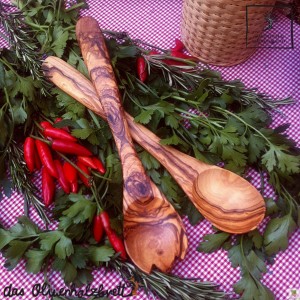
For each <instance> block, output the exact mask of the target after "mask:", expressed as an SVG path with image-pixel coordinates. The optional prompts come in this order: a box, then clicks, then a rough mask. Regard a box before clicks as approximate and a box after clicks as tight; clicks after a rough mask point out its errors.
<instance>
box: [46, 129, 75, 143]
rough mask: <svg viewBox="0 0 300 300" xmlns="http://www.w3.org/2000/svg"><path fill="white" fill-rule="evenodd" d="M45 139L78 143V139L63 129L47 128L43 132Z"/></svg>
mask: <svg viewBox="0 0 300 300" xmlns="http://www.w3.org/2000/svg"><path fill="white" fill-rule="evenodd" d="M43 134H44V135H45V137H50V138H53V139H58V140H64V141H68V142H76V141H77V139H76V138H75V137H74V136H72V135H71V134H70V133H68V132H66V131H65V130H63V129H61V128H55V127H47V128H45V129H44V130H43Z"/></svg>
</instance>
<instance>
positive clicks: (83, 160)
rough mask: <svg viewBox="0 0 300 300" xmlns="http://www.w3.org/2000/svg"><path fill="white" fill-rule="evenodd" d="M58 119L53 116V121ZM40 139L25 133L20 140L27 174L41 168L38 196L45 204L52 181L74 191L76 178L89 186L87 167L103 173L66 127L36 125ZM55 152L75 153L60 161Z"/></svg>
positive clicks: (51, 191) (97, 161) (52, 192)
mask: <svg viewBox="0 0 300 300" xmlns="http://www.w3.org/2000/svg"><path fill="white" fill-rule="evenodd" d="M59 121H61V119H59V118H58V119H56V122H59ZM39 127H40V130H41V134H42V136H43V137H44V138H39V137H34V136H28V137H27V138H26V139H25V142H24V160H25V163H26V165H27V168H28V170H29V172H30V173H32V172H34V171H38V170H40V169H42V198H43V201H44V204H45V207H48V206H49V205H50V204H51V203H52V202H53V199H54V195H55V187H56V182H55V180H57V181H58V183H59V185H60V187H61V188H62V190H63V191H64V192H65V193H66V194H69V193H77V192H78V178H79V179H80V180H81V182H82V183H83V184H84V185H85V186H87V187H91V179H92V178H91V170H92V169H93V170H95V171H97V172H99V173H100V174H104V173H105V168H104V165H103V164H102V162H101V160H100V159H99V158H98V157H96V156H93V154H92V152H91V151H90V150H89V149H87V148H86V147H84V146H82V145H80V144H79V143H78V141H77V139H76V138H75V137H74V136H72V135H71V133H70V132H69V129H68V128H56V127H54V126H53V125H52V124H51V123H50V122H48V121H42V122H41V123H40V124H39ZM58 154H67V155H73V156H75V161H76V162H75V163H73V162H72V161H71V160H68V161H66V160H65V161H62V160H61V157H60V156H59V155H58Z"/></svg>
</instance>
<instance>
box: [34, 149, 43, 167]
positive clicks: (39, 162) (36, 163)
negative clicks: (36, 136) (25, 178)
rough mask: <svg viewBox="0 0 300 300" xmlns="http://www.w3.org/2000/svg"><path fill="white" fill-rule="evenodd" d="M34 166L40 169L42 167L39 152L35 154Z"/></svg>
mask: <svg viewBox="0 0 300 300" xmlns="http://www.w3.org/2000/svg"><path fill="white" fill-rule="evenodd" d="M34 147H35V145H34ZM34 166H35V169H36V170H40V169H41V167H42V162H41V160H40V157H39V156H38V154H37V153H35V156H34Z"/></svg>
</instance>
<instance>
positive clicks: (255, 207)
mask: <svg viewBox="0 0 300 300" xmlns="http://www.w3.org/2000/svg"><path fill="white" fill-rule="evenodd" d="M44 68H45V71H46V75H47V76H48V77H49V78H50V80H51V81H52V82H53V83H54V84H55V85H57V86H58V87H59V88H61V89H62V90H64V91H65V92H66V93H67V94H69V95H71V96H72V97H74V99H76V100H77V101H79V102H81V103H82V104H84V105H85V106H87V107H88V108H90V109H91V110H93V111H95V113H97V114H98V115H100V116H101V117H103V118H105V116H104V113H103V108H102V106H101V105H100V104H99V100H98V96H97V95H96V92H95V90H94V87H93V85H92V84H91V82H90V81H89V80H88V79H87V78H86V77H84V76H83V75H82V74H81V73H79V72H78V71H77V70H75V69H74V68H73V67H71V66H70V65H69V64H67V63H66V62H64V61H62V60H61V59H59V58H56V57H48V58H47V59H46V61H45V63H44ZM126 119H127V123H128V125H129V129H130V133H131V136H132V137H133V139H134V140H135V141H136V142H138V143H139V144H140V145H141V146H142V147H143V148H144V149H145V150H147V151H148V152H149V153H150V154H151V155H153V156H154V157H155V158H156V159H157V160H158V161H160V163H161V164H162V165H163V166H164V167H165V168H166V169H167V170H168V171H169V173H170V174H171V175H172V177H173V178H174V179H175V180H176V181H177V183H178V184H179V185H180V186H181V188H182V189H183V190H184V192H185V193H186V194H187V196H188V197H189V198H190V200H191V201H192V202H193V203H194V205H195V206H196V207H197V209H198V210H199V211H200V212H201V213H202V214H203V216H204V217H205V218H206V219H207V220H209V221H210V222H211V223H212V224H213V225H214V226H216V227H217V228H219V229H221V230H223V231H226V232H230V233H245V232H248V231H250V230H253V229H255V228H256V227H257V226H258V224H259V223H260V222H261V221H262V219H263V217H264V214H265V203H264V200H263V198H262V197H261V195H260V194H259V193H258V191H257V190H256V189H255V188H254V187H253V186H252V185H250V184H249V183H248V182H247V181H246V183H244V180H242V182H243V184H242V186H246V187H247V190H248V193H244V191H242V192H241V191H240V188H236V183H235V184H234V185H233V183H234V180H230V182H227V183H226V184H224V185H225V187H224V185H223V187H222V188H221V189H220V188H218V189H219V190H220V191H223V190H224V188H225V191H224V193H223V194H221V195H220V194H219V195H217V196H218V199H215V197H216V195H214V197H213V199H211V198H209V197H208V195H207V188H206V193H201V187H205V185H206V183H203V180H204V178H205V177H206V173H205V172H204V171H206V170H210V169H212V168H214V169H216V170H215V171H214V173H213V175H214V176H218V177H221V178H223V177H224V179H226V178H227V177H228V178H232V177H236V176H237V175H235V174H233V173H232V172H229V171H225V172H223V170H222V169H220V168H218V167H216V166H209V165H206V164H204V163H202V162H201V161H199V160H197V159H196V158H194V157H191V156H189V155H186V154H184V153H182V152H180V151H178V150H176V149H174V148H172V147H170V146H163V145H161V144H160V143H159V138H158V137H157V136H156V135H155V134H153V133H152V132H151V131H149V130H148V129H147V128H146V127H144V126H142V125H141V124H138V123H135V122H134V120H133V118H132V117H131V116H130V115H129V114H126ZM202 172H203V175H204V176H203V177H202V175H201V176H199V175H200V174H201V173H202ZM210 174H211V173H210ZM237 178H238V179H237V180H240V179H239V178H241V177H239V176H237ZM215 181H216V178H213V179H212V182H211V183H212V184H213V185H215ZM222 182H225V181H224V180H223V181H222ZM198 184H201V185H200V186H198ZM210 186H211V185H210ZM211 189H212V191H214V186H211ZM226 191H229V195H228V193H227V192H226ZM251 191H252V192H251ZM250 192H251V193H250ZM252 193H253V194H252ZM249 195H250V197H249ZM252 195H254V196H252ZM204 196H205V198H204ZM238 198H240V201H237V200H235V202H234V203H233V201H232V200H230V199H238ZM214 199H215V201H216V202H217V203H213V204H212V202H211V201H212V200H214ZM226 203H231V205H232V207H229V206H228V205H227V204H226Z"/></svg>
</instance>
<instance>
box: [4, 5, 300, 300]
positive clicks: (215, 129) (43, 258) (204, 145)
mask: <svg viewBox="0 0 300 300" xmlns="http://www.w3.org/2000/svg"><path fill="white" fill-rule="evenodd" d="M16 5H18V7H19V9H20V10H21V11H22V15H16V17H18V21H17V22H20V23H17V24H18V26H19V25H21V24H22V28H23V29H22V31H20V32H18V31H17V30H16V27H15V24H14V23H12V21H11V19H9V18H8V19H7V18H1V17H0V20H1V22H2V23H3V24H4V27H5V28H8V29H7V30H6V31H7V32H8V37H9V38H10V40H11V44H12V48H11V49H10V50H3V51H2V53H1V57H0V86H1V90H0V93H1V95H0V96H1V97H0V99H1V100H0V104H1V111H0V112H1V115H0V122H1V123H0V124H2V125H3V126H4V127H3V128H6V129H7V130H6V131H5V132H3V131H1V134H0V147H1V162H2V172H1V175H2V178H6V179H5V180H2V181H1V183H2V185H3V186H4V187H6V189H5V190H7V187H8V182H9V180H10V179H12V180H13V181H14V186H15V187H16V188H17V189H18V190H19V191H20V192H22V193H25V191H27V192H28V191H29V190H30V189H29V188H28V187H26V186H25V185H23V184H20V183H22V182H23V181H21V177H20V176H21V174H23V175H22V176H25V177H26V178H29V177H28V173H27V172H26V169H25V167H24V164H23V168H22V163H21V164H19V168H18V170H19V172H18V173H15V174H12V175H11V177H7V174H6V172H5V164H4V162H5V158H6V157H7V155H8V153H10V155H14V153H20V152H16V151H12V150H14V149H15V148H14V147H15V145H16V142H21V143H22V140H23V138H24V137H25V136H26V135H28V134H29V133H30V132H32V131H33V130H34V122H33V120H35V121H39V120H41V119H49V120H53V119H55V118H56V117H58V116H59V117H62V118H63V119H64V121H63V122H60V124H61V126H69V128H70V129H71V131H72V135H74V136H76V137H77V138H79V139H80V140H81V141H82V142H84V143H85V145H86V146H87V147H89V148H90V149H91V150H92V151H93V152H94V153H95V154H98V155H100V156H101V157H102V158H103V161H105V164H106V169H107V170H108V171H107V173H106V175H105V178H95V183H96V184H95V186H97V188H95V187H94V188H93V190H92V191H93V192H92V191H91V190H87V189H86V188H83V189H82V190H81V191H80V193H79V195H77V196H74V195H70V196H65V195H57V197H56V202H55V209H54V212H53V213H54V216H53V218H54V219H55V220H56V221H57V222H58V229H57V230H55V231H47V230H46V231H42V230H40V229H38V228H37V227H36V226H35V225H34V224H32V221H30V220H28V219H27V218H25V217H24V218H21V219H20V221H19V225H16V226H17V227H13V228H11V229H10V230H4V229H2V230H1V238H2V239H1V241H2V243H1V248H3V250H2V251H3V252H4V256H5V257H6V260H7V263H6V266H7V267H8V268H10V269H13V268H14V267H15V266H16V265H17V263H18V262H19V260H20V259H21V258H25V259H26V265H27V270H28V272H39V271H40V270H42V269H44V268H45V267H46V266H47V263H48V261H49V262H50V260H51V259H50V258H53V259H54V264H53V268H56V269H57V270H59V271H60V272H61V274H62V277H63V278H64V280H65V282H66V283H70V282H76V283H77V284H78V285H80V284H85V283H87V282H89V281H90V280H92V278H91V277H90V272H91V270H92V267H95V266H99V265H103V264H104V262H105V263H107V264H108V265H110V266H111V267H113V268H114V270H117V271H118V272H120V273H121V274H122V275H123V276H125V275H126V274H127V275H128V276H129V277H130V276H133V275H135V276H136V278H139V282H140V284H141V286H144V288H145V289H146V290H148V289H149V290H152V291H154V293H155V294H157V295H159V296H160V297H161V298H162V299H196V298H195V295H196V294H197V293H198V296H199V298H197V299H209V298H205V297H208V296H205V295H206V294H205V293H204V292H203V290H201V289H199V290H196V291H195V290H193V289H191V288H189V285H183V287H184V288H183V289H180V282H183V280H182V279H181V281H178V280H177V279H176V280H175V279H174V280H173V281H171V282H170V281H169V280H171V279H169V277H165V280H160V278H161V277H159V276H163V275H158V274H154V275H153V276H154V277H153V278H152V277H147V276H146V275H145V274H144V275H141V274H140V273H139V272H138V270H135V269H132V268H134V267H132V266H129V265H127V266H126V264H124V265H120V264H121V263H119V261H118V260H116V257H115V254H114V252H113V251H112V249H111V248H110V246H109V244H108V242H107V241H104V243H103V244H102V245H95V244H93V240H92V238H91V236H90V233H89V232H90V230H89V228H90V225H91V218H92V216H93V215H94V213H95V209H96V204H95V197H98V201H100V202H101V206H102V207H103V208H105V209H106V210H108V211H109V213H110V216H111V218H112V220H113V222H112V225H113V227H114V229H115V230H116V231H118V232H119V233H120V234H121V233H122V226H121V225H122V171H121V165H120V160H119V157H118V155H117V154H116V149H115V145H114V142H113V139H112V136H111V132H110V130H109V128H108V126H107V124H106V123H105V122H104V121H103V120H101V119H100V118H99V117H98V116H96V115H95V114H94V113H93V112H92V111H90V110H88V109H86V108H85V107H84V106H82V105H81V104H80V103H77V102H76V101H75V100H74V99H72V98H71V97H70V96H68V95H66V94H65V93H64V92H62V91H60V90H59V89H57V88H55V87H51V88H50V87H47V88H46V86H47V83H46V78H44V77H43V75H42V70H41V69H40V62H41V58H42V57H43V55H56V56H58V57H61V58H62V59H64V60H65V61H67V62H68V63H69V64H71V65H72V66H74V67H75V68H77V69H78V70H79V71H80V72H82V73H83V74H85V75H86V76H88V75H87V72H86V68H85V65H84V63H83V60H82V58H81V55H80V50H79V47H78V44H77V42H76V37H75V31H74V28H75V24H76V21H77V19H78V16H79V8H81V7H84V6H85V3H84V2H76V3H75V4H73V5H72V6H70V7H69V8H65V7H64V3H63V1H59V0H56V1H50V0H45V1H17V2H16ZM1 16H2V15H1ZM22 16H24V18H23V17H22ZM7 22H8V23H7ZM104 33H105V35H106V37H107V46H108V49H109V53H110V57H111V62H112V65H113V67H114V71H115V74H116V77H117V80H118V86H119V89H120V91H121V94H122V95H123V103H124V107H125V109H126V111H127V112H129V113H130V114H131V115H132V116H133V117H134V118H135V121H136V122H139V123H142V124H144V125H145V126H147V127H148V128H149V129H150V130H151V131H153V132H154V133H155V134H156V135H158V136H159V137H160V138H161V143H162V144H164V145H170V146H172V147H175V148H177V149H179V150H180V151H183V152H185V153H188V154H189V155H191V156H193V157H196V158H198V159H200V160H203V161H205V162H207V163H211V164H218V163H222V164H223V165H224V167H225V168H227V169H229V170H232V171H234V172H236V173H238V174H240V175H243V176H246V174H247V172H248V170H249V169H253V170H255V171H256V172H258V173H259V174H261V177H262V183H263V182H264V180H263V178H265V177H267V180H268V182H269V184H270V185H271V186H272V187H273V189H274V191H275V196H274V197H272V198H271V197H267V196H266V198H265V200H266V206H267V216H268V217H269V218H270V221H269V222H268V223H267V225H266V229H265V230H264V231H263V232H260V231H258V230H254V231H252V232H249V233H248V234H243V235H238V236H232V235H230V234H228V233H225V232H220V231H217V230H215V231H216V232H215V233H214V234H210V235H206V236H205V237H204V238H203V241H202V242H201V243H200V244H199V247H198V250H199V251H204V252H212V251H215V250H217V249H219V248H224V249H226V250H227V251H228V255H229V258H230V261H231V263H232V266H233V267H240V270H241V280H240V281H239V282H238V283H237V284H235V286H234V287H235V291H236V293H238V294H241V295H242V296H241V299H263V300H265V299H274V295H272V292H271V291H270V290H268V289H267V287H265V286H264V285H263V284H262V283H261V278H262V275H263V273H265V272H266V271H267V265H268V264H270V263H272V259H273V258H274V256H275V255H276V254H277V253H278V252H279V251H281V250H285V249H286V248H287V246H288V238H289V236H290V235H291V234H292V233H293V231H294V230H295V229H296V227H298V226H299V224H300V220H299V219H300V218H299V215H300V214H299V212H300V211H299V203H300V199H299V197H300V188H299V185H297V184H296V183H297V181H299V177H300V175H299V174H300V169H299V168H300V161H299V149H298V148H297V147H296V144H295V142H294V141H292V140H291V139H289V138H288V137H287V136H286V134H285V131H286V129H287V127H288V125H282V126H279V127H278V128H273V129H271V128H270V125H271V124H272V116H273V115H272V114H273V113H277V112H278V109H279V108H278V107H279V105H284V104H290V103H291V100H290V99H283V100H278V101H276V100H274V99H270V98H268V97H267V96H265V95H263V94H260V93H259V92H258V91H257V90H255V89H247V88H245V87H244V85H243V84H242V82H240V81H238V80H234V81H224V80H223V79H222V77H221V74H219V73H218V72H215V71H212V70H209V69H208V68H207V67H206V66H202V65H200V64H197V63H194V62H190V61H186V60H182V59H177V60H178V61H180V62H182V63H185V65H181V66H179V67H177V66H171V65H168V64H166V63H165V61H164V60H165V59H170V56H169V52H168V49H159V48H157V47H154V46H151V45H148V44H145V43H143V42H142V41H139V40H132V39H131V38H130V37H129V36H128V35H127V34H126V33H118V32H111V31H107V30H104ZM12 37H16V38H12ZM146 48H147V49H149V48H150V49H151V48H156V49H157V50H159V51H160V52H159V54H155V55H150V54H149V51H148V50H145V49H146ZM17 49H19V50H17ZM21 50H22V51H21ZM26 51H27V52H26ZM139 56H143V57H144V59H145V60H146V63H147V71H148V72H149V76H148V79H147V81H146V82H145V83H143V82H141V81H140V80H139V79H138V76H137V74H136V67H135V66H136V60H137V58H138V57H139ZM31 58H33V60H32V59H31ZM32 64H33V65H32ZM2 125H1V128H2ZM136 149H137V151H138V154H139V156H140V158H141V160H142V162H143V164H144V166H145V168H146V170H147V173H148V174H149V176H150V177H151V178H152V180H153V181H154V182H155V183H156V184H157V185H158V186H159V188H160V189H162V191H163V193H164V194H165V195H167V197H168V200H169V201H170V202H171V203H172V204H173V205H174V207H175V208H176V209H177V210H178V212H179V213H180V214H181V215H187V216H188V218H189V220H190V222H191V224H197V223H198V222H200V221H201V220H202V216H201V214H200V213H199V212H198V211H197V210H196V209H195V207H194V206H193V205H192V204H191V202H190V201H189V200H188V198H187V197H186V196H185V195H184V193H183V191H182V190H181V189H180V188H179V187H178V185H177V184H176V183H175V181H174V180H173V179H172V178H171V177H170V176H168V173H167V171H166V170H165V169H164V168H163V167H162V166H161V165H160V163H159V162H158V161H157V160H156V159H154V158H153V157H152V156H151V155H150V154H148V153H147V152H146V151H145V150H143V149H142V148H140V147H139V146H137V147H136ZM7 150H10V151H7ZM11 157H12V156H11ZM15 158H16V159H15V160H12V159H10V160H9V162H8V164H10V162H11V161H14V162H16V161H19V160H20V158H17V156H16V155H15ZM8 167H9V169H10V170H11V173H13V172H14V168H11V166H8ZM22 171H23V172H22ZM17 183H18V184H17ZM19 187H20V188H19ZM260 189H261V192H262V193H264V186H263V184H262V186H261V188H260ZM29 195H30V194H29ZM28 198H30V197H28ZM35 203H36V204H37V205H38V201H36V202H35ZM31 204H34V203H31ZM38 209H43V207H42V206H38ZM40 216H41V217H42V218H43V219H44V220H45V221H46V218H44V217H43V214H40ZM199 240H200V237H199ZM87 244H88V245H90V247H89V248H88V249H89V250H87V249H86V247H84V246H83V245H87ZM62 248H63V249H62ZM17 250H18V251H17ZM33 257H35V258H36V257H38V258H39V259H37V260H33ZM123 268H125V271H122V270H123ZM130 270H131V271H130ZM132 272H133V273H132ZM140 276H142V278H141V277H140ZM143 276H145V277H143ZM155 276H158V277H155ZM125 277H126V276H125ZM155 278H156V279H155ZM157 278H159V279H157ZM144 280H146V281H144ZM147 280H148V281H147ZM160 281H161V282H162V283H161V285H159V282H160ZM170 284H171V285H172V286H174V289H172V290H173V292H174V291H177V294H176V293H175V294H170V293H171V292H172V291H169V293H168V294H167V295H164V293H163V292H162V291H163V289H164V288H165V287H166V286H168V285H170ZM188 291H190V292H191V293H190V294H188V296H185V294H186V293H188ZM209 291H210V292H211V293H212V297H213V296H214V297H215V298H217V297H225V295H224V294H222V293H221V294H218V292H216V293H215V294H213V293H214V292H215V286H214V285H209ZM203 296H204V298H201V297H203ZM168 297H169V298H168ZM176 297H177V298H176ZM178 297H181V298H178ZM188 297H190V298H188ZM215 298H211V299H215Z"/></svg>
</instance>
